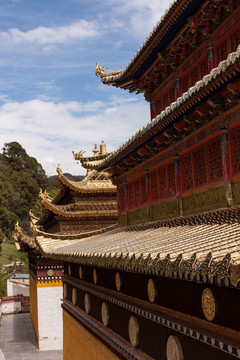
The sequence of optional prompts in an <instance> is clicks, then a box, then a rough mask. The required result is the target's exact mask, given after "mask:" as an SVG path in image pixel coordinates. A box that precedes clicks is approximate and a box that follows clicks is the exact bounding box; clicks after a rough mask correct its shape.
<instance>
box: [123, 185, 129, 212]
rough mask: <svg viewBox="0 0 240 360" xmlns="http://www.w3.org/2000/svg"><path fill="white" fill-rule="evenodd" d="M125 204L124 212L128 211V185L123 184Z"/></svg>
mask: <svg viewBox="0 0 240 360" xmlns="http://www.w3.org/2000/svg"><path fill="white" fill-rule="evenodd" d="M124 187H125V203H126V211H129V193H128V184H127V182H125V185H124Z"/></svg>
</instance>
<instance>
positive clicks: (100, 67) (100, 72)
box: [95, 63, 108, 77]
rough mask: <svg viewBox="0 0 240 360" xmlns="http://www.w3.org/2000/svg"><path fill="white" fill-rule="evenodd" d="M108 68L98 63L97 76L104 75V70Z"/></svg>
mask: <svg viewBox="0 0 240 360" xmlns="http://www.w3.org/2000/svg"><path fill="white" fill-rule="evenodd" d="M106 69H108V68H106V67H105V66H99V64H98V63H96V68H95V74H96V76H100V77H102V75H103V74H104V71H105V70H106Z"/></svg>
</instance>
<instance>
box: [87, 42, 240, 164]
mask: <svg viewBox="0 0 240 360" xmlns="http://www.w3.org/2000/svg"><path fill="white" fill-rule="evenodd" d="M239 63H240V45H239V46H238V48H237V51H236V52H233V53H231V54H229V55H228V57H227V59H226V60H224V61H221V62H220V63H219V65H218V66H217V67H216V68H214V69H212V70H211V72H210V73H209V74H208V75H205V76H204V77H203V78H202V80H200V81H198V82H197V83H196V84H195V85H194V86H192V87H191V88H189V89H188V91H186V92H185V93H184V94H182V96H181V97H179V98H178V99H177V100H176V101H175V102H173V103H172V104H171V105H169V106H168V107H166V109H165V110H163V111H162V112H161V113H160V114H159V115H158V116H157V117H156V118H155V119H153V120H152V121H150V122H149V123H148V124H147V125H146V126H144V127H143V128H142V129H140V130H139V131H138V132H137V133H136V134H134V135H133V136H132V137H131V138H130V139H128V140H127V141H126V142H124V143H123V144H122V145H121V146H120V147H119V148H118V149H117V150H115V151H114V152H112V153H111V154H110V155H109V156H108V157H107V158H106V159H103V160H99V161H98V162H97V163H95V162H91V161H89V162H88V163H87V162H86V164H85V166H87V167H88V168H91V169H96V168H98V169H103V168H104V167H107V164H109V163H110V162H111V161H114V159H115V158H116V157H117V156H120V154H123V153H124V152H125V151H127V149H128V148H130V147H131V146H132V145H133V144H134V143H137V142H138V141H139V140H141V139H142V138H143V137H144V136H146V135H147V134H148V133H149V134H150V133H151V134H150V135H151V136H152V135H153V134H154V130H155V129H156V128H157V127H158V126H159V125H160V124H162V123H163V122H164V121H165V120H167V118H168V117H169V116H171V115H172V114H174V113H175V112H176V111H177V110H178V109H179V108H180V107H181V106H184V105H185V104H186V103H188V102H189V101H191V100H194V101H196V98H197V96H198V94H199V93H200V92H202V91H203V90H204V89H205V88H207V87H208V86H212V83H213V82H215V81H216V82H217V81H218V79H219V78H220V79H224V81H226V80H227V78H228V75H229V74H228V72H229V71H231V69H232V68H233V67H234V69H233V72H234V73H236V71H237V72H240V68H239ZM235 68H237V70H236V69H235ZM225 75H226V76H225Z"/></svg>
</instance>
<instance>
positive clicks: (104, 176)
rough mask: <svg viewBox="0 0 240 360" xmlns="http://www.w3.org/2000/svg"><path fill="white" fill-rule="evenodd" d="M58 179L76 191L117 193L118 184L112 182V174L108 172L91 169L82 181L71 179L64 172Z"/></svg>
mask: <svg viewBox="0 0 240 360" xmlns="http://www.w3.org/2000/svg"><path fill="white" fill-rule="evenodd" d="M93 158H95V156H94V157H93ZM58 179H59V182H60V183H62V184H63V185H65V186H67V187H69V188H70V189H71V190H74V191H76V192H81V193H87V192H95V193H107V192H111V193H116V191H117V188H116V186H115V185H113V184H112V181H111V176H110V175H109V174H108V173H106V172H98V171H96V170H93V171H90V172H89V173H88V174H87V176H86V177H85V178H84V179H83V180H82V181H72V180H69V179H67V178H66V177H65V176H64V175H63V174H59V178H58Z"/></svg>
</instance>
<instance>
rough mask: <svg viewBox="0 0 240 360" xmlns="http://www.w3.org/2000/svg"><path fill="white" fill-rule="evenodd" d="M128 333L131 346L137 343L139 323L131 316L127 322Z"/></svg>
mask: <svg viewBox="0 0 240 360" xmlns="http://www.w3.org/2000/svg"><path fill="white" fill-rule="evenodd" d="M128 335H129V339H130V342H131V344H132V346H135V347H136V346H138V344H139V323H138V320H137V319H136V318H135V317H134V316H131V317H130V319H129V323H128Z"/></svg>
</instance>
